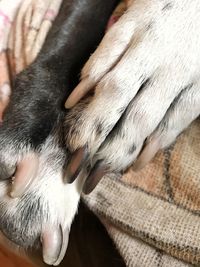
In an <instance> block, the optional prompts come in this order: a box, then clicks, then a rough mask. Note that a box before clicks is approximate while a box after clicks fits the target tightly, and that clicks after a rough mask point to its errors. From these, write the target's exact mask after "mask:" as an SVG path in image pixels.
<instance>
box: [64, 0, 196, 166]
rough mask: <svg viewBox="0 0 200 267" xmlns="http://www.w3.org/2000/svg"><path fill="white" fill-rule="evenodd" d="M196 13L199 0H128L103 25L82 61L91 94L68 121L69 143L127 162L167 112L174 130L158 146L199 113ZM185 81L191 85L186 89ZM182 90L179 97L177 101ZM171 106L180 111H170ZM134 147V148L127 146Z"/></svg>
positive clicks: (106, 160) (113, 161) (118, 163)
mask: <svg viewBox="0 0 200 267" xmlns="http://www.w3.org/2000/svg"><path fill="white" fill-rule="evenodd" d="M199 18H200V2H199V1H198V0H191V1H187V0H172V1H171V2H170V1H160V0H148V1H146V0H135V1H132V2H130V4H129V9H128V11H127V12H126V14H125V15H123V16H122V17H121V19H120V20H119V21H118V22H117V23H116V24H115V25H114V26H113V27H112V28H111V29H110V31H108V33H107V34H106V36H105V37H104V39H103V41H102V43H101V44H100V46H99V48H98V49H97V50H96V51H95V52H94V54H93V55H92V56H91V58H90V59H89V60H88V62H87V63H86V65H85V67H84V68H83V71H82V78H83V79H84V80H85V86H86V87H88V88H95V95H94V97H93V99H92V101H91V102H90V103H89V104H88V105H87V106H86V107H85V108H84V109H83V110H82V112H81V114H79V115H80V116H79V119H78V120H77V122H76V123H75V124H74V125H72V131H71V132H75V134H74V135H70V134H69V135H68V138H67V144H69V147H70V149H71V150H75V149H77V148H79V147H83V146H84V145H85V144H87V146H88V149H89V152H90V155H91V156H93V155H94V154H95V153H96V152H97V151H98V149H99V147H100V146H101V149H100V151H98V154H97V156H95V161H96V160H98V159H103V160H104V163H105V164H106V165H109V166H110V167H111V169H112V170H121V169H125V168H126V167H127V166H129V165H130V164H131V163H132V162H133V161H134V160H135V159H136V157H137V156H138V153H139V152H140V150H141V148H142V146H143V144H144V141H145V140H146V139H147V138H148V137H149V136H151V135H152V133H153V132H154V131H155V129H156V128H157V127H158V126H159V125H160V124H162V125H164V120H165V115H166V114H168V115H167V116H168V119H167V120H168V124H170V121H172V122H173V121H175V122H176V123H175V124H174V126H173V129H170V128H168V130H167V132H168V134H167V135H166V137H165V138H166V139H168V140H170V142H169V141H167V140H166V141H165V138H164V137H163V138H164V139H163V140H162V143H163V145H162V147H163V146H165V145H166V144H167V145H169V144H170V143H171V142H173V141H174V139H175V138H176V137H177V135H178V134H179V133H180V132H182V131H183V130H184V129H185V127H186V126H188V125H189V124H190V123H191V122H192V120H194V119H195V118H196V117H197V116H198V115H199V114H200V111H199V106H200V99H199V91H200V89H199V87H198V85H199V78H200V49H199V47H200V32H199V30H198V29H199V28H200V20H199ZM146 80H148V82H147V83H146V85H145V86H144V88H142V89H141V90H140V92H139V93H138V90H139V89H140V87H141V85H142V84H143V83H144V82H145V81H146ZM190 84H191V85H192V86H191V87H190V86H189V85H190ZM186 87H190V88H189V89H190V90H188V92H187V94H184V89H185V88H186ZM194 88H195V90H196V91H195V92H194ZM85 91H87V90H85ZM181 93H182V98H184V100H183V101H178V102H177V103H176V101H177V97H178V95H179V94H181ZM188 98H191V101H187V99H188ZM172 103H173V105H172ZM183 103H184V104H183ZM191 103H192V104H193V106H192V107H191ZM174 105H175V106H177V108H176V110H179V111H177V112H172V111H170V109H173V106H174ZM184 105H186V106H184ZM183 108H186V112H184V113H182V112H181V110H182V109H183ZM125 109H126V112H125V113H124V115H123V117H122V119H121V120H122V121H121V122H120V124H119V125H118V130H117V131H116V130H115V129H114V130H113V133H112V136H109V133H110V132H111V131H112V129H113V127H114V126H115V125H116V123H117V122H118V120H119V119H120V117H121V115H122V114H120V112H119V110H123V111H124V110H125ZM73 112H76V110H75V111H73V110H72V113H73ZM183 114H184V116H183ZM67 121H68V117H67V118H66V122H67ZM98 123H99V124H101V128H102V129H101V133H100V134H99V133H98V131H97V126H98ZM176 127H177V130H176V129H175V128H176ZM162 128H163V126H162ZM74 129H75V131H74ZM115 131H116V134H115ZM170 136H171V137H170ZM106 138H107V139H106ZM105 140H106V141H105ZM104 141H105V143H104V144H103V146H102V143H103V142H104ZM133 146H135V151H133V153H132V154H131V153H129V152H128V151H130V149H131V147H133ZM162 147H161V148H162Z"/></svg>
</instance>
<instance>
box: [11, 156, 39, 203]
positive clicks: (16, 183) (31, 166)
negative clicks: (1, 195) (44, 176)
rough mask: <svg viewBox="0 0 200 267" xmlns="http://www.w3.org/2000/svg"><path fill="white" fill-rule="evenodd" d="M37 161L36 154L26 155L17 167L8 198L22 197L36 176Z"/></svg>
mask: <svg viewBox="0 0 200 267" xmlns="http://www.w3.org/2000/svg"><path fill="white" fill-rule="evenodd" d="M38 166H39V159H38V156H37V154H35V153H31V154H28V155H26V156H25V157H24V158H23V159H22V160H21V161H20V163H19V164H18V165H17V170H16V173H15V175H14V177H13V178H12V188H11V192H10V196H11V197H12V198H18V197H20V196H21V195H23V194H24V193H25V192H26V191H27V190H28V189H29V188H30V185H31V184H32V182H33V180H34V178H35V177H36V175H37V171H38Z"/></svg>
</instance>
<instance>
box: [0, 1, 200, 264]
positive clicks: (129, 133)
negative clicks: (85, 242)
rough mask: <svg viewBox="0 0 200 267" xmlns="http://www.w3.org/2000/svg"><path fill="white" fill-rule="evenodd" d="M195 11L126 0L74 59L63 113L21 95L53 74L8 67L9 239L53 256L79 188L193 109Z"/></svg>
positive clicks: (3, 188)
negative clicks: (85, 56)
mask: <svg viewBox="0 0 200 267" xmlns="http://www.w3.org/2000/svg"><path fill="white" fill-rule="evenodd" d="M199 17H200V3H199V1H197V0H191V1H186V0H174V1H172V2H169V1H159V0H150V1H144V0H136V1H130V3H129V8H128V10H127V12H126V13H125V14H124V15H123V16H122V17H121V19H119V21H118V22H117V23H116V24H115V25H114V26H112V28H111V29H110V30H109V31H108V33H107V34H106V35H105V37H104V38H103V40H102V42H101V44H100V45H99V47H98V48H97V50H96V51H95V52H94V54H93V55H92V56H91V57H90V59H89V60H88V62H87V63H86V65H85V67H84V68H83V71H82V79H81V82H80V84H79V85H78V86H77V87H76V88H75V90H74V91H73V93H72V94H71V96H70V97H69V98H68V100H67V102H66V107H67V108H71V107H72V106H74V105H75V104H76V105H75V106H74V107H73V108H72V109H71V110H69V111H68V112H67V113H66V115H65V120H64V115H63V113H62V112H61V111H59V110H58V111H56V113H55V112H52V113H51V105H52V107H53V106H54V102H53V101H56V100H55V99H52V98H51V97H48V95H47V94H46V90H41V91H40V94H39V95H38V96H37V97H35V98H34V99H35V100H34V101H30V99H31V98H32V93H34V88H36V87H37V86H44V88H47V87H51V88H52V86H55V88H57V87H58V86H59V85H60V84H59V75H58V77H57V78H55V79H54V81H56V82H54V83H53V85H52V79H51V78H52V77H51V75H50V74H51V73H50V74H49V72H46V70H45V69H43V68H42V69H41V71H39V74H38V70H36V68H34V65H33V67H30V68H28V70H26V71H25V72H23V73H22V74H20V75H19V76H18V78H17V80H16V84H15V85H16V87H15V90H14V92H13V95H12V97H11V102H10V105H9V107H8V109H7V111H6V113H5V118H4V122H3V125H2V126H1V128H0V144H1V148H0V163H1V164H0V177H1V179H2V182H1V183H0V225H1V230H2V232H3V233H4V234H5V235H6V236H7V237H8V238H9V239H10V240H11V241H13V242H14V243H16V244H18V245H20V246H22V247H24V248H27V247H32V246H37V245H38V246H39V245H40V244H41V242H42V245H43V257H44V260H45V262H46V263H48V264H52V265H57V264H59V262H60V261H61V260H62V258H63V256H64V254H65V250H66V248H67V242H68V236H69V230H70V225H71V223H72V221H73V218H74V215H75V214H76V211H77V207H78V202H79V198H80V194H81V191H82V190H83V191H84V192H85V193H89V192H91V191H92V190H93V189H94V187H95V186H96V184H97V183H98V182H99V181H100V179H101V177H102V176H103V175H105V174H106V173H107V172H112V171H117V172H120V171H123V170H126V169H127V168H128V167H129V166H130V165H131V164H132V163H133V162H134V166H135V169H140V168H142V167H143V166H144V165H145V164H146V163H148V161H150V160H151V159H152V157H153V156H154V155H155V154H156V152H157V151H158V150H159V149H162V148H165V147H167V146H169V145H170V144H171V143H172V142H174V141H175V139H176V138H177V136H178V135H179V134H180V133H181V132H182V131H183V130H184V129H185V128H186V127H187V126H188V125H189V124H190V123H191V122H192V121H193V120H194V119H195V118H197V117H198V116H199V114H200V89H199V86H200V80H199V78H200V51H199V46H200V33H199V30H198V29H199V27H200V21H199ZM37 68H38V66H37ZM35 72H37V75H35ZM52 75H55V73H53V74H52ZM44 80H45V82H41V81H44ZM27 88H30V90H28V91H27ZM41 89H42V88H41ZM52 91H53V89H52ZM89 91H92V92H93V96H90V97H88V96H87V97H85V98H84V99H83V100H81V101H80V102H79V103H77V102H78V101H79V100H80V99H81V98H82V97H84V96H85V95H86V94H87V93H88V92H89ZM55 114H56V115H55ZM60 114H61V115H60ZM52 116H55V120H54V119H52ZM63 124H64V127H63ZM63 131H64V132H63ZM71 153H73V154H72V155H71ZM67 166H68V167H67ZM85 166H86V167H87V168H85ZM66 167H67V168H66ZM80 173H81V174H80ZM13 176H14V177H15V178H14V179H13V181H12V179H11V178H12V177H13ZM76 177H78V179H76ZM85 177H87V179H86V182H85V183H84V179H85ZM67 181H70V182H73V183H71V184H69V183H67ZM9 195H11V197H12V198H11V197H10V196H9Z"/></svg>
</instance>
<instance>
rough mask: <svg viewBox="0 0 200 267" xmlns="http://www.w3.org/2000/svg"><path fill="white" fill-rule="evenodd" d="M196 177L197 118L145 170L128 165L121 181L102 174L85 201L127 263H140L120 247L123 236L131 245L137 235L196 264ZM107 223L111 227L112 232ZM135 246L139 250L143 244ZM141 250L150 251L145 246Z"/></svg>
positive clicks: (199, 244) (199, 211)
mask: <svg viewBox="0 0 200 267" xmlns="http://www.w3.org/2000/svg"><path fill="white" fill-rule="evenodd" d="M199 176H200V121H199V120H196V121H195V122H194V123H193V124H192V125H191V126H190V128H189V129H188V130H187V131H186V132H185V133H184V134H183V135H182V136H181V137H179V139H178V140H177V142H176V144H175V145H174V146H173V147H171V148H170V149H168V150H166V151H164V152H161V153H160V154H158V155H157V157H156V158H155V159H154V160H153V162H152V163H150V164H149V165H148V166H147V167H146V168H145V169H144V170H142V171H140V172H139V173H134V172H133V171H132V169H131V168H130V170H129V171H128V172H127V173H126V174H125V175H124V176H123V177H121V179H120V177H115V176H114V175H113V176H110V177H109V176H107V177H105V178H104V179H103V181H102V182H101V183H100V184H99V186H98V187H97V188H96V189H95V191H94V192H92V194H91V195H89V196H87V197H85V201H86V203H87V204H88V206H89V207H90V208H91V209H92V210H93V211H94V212H95V213H96V214H97V215H98V216H99V217H100V218H101V219H102V220H103V221H104V224H105V226H106V228H107V229H108V232H109V233H110V235H111V236H112V237H113V239H114V240H115V242H116V244H117V247H118V248H119V250H120V251H121V253H122V254H123V256H124V257H125V259H127V260H126V262H127V265H128V266H139V265H137V261H136V262H135V260H133V262H131V261H130V259H131V257H132V254H133V251H132V250H131V249H130V248H128V249H127V250H126V251H125V249H124V248H125V247H127V244H126V242H128V239H132V240H131V241H129V243H130V246H132V245H133V246H134V244H135V242H136V240H137V239H136V238H138V239H141V240H143V241H144V242H146V243H148V244H149V245H153V246H154V247H155V248H157V249H160V250H162V251H163V252H164V253H167V254H169V255H171V256H174V257H176V258H178V259H180V260H183V261H185V262H188V263H192V264H197V263H200V197H199V196H200V177H199ZM110 224H111V225H114V226H115V227H116V228H115V230H114V231H113V227H110ZM125 233H126V234H125ZM127 234H128V235H129V238H128V237H126V235H127ZM123 235H124V237H123ZM131 236H132V238H131ZM138 246H141V247H140V249H141V250H143V248H142V247H143V246H144V244H143V243H138ZM145 249H146V251H147V253H148V254H149V252H148V251H149V249H150V248H147V246H146V248H145ZM149 255H150V254H149ZM151 257H152V256H150V258H151ZM149 260H152V259H149ZM130 262H131V263H130ZM133 263H134V264H133ZM149 264H150V263H149ZM173 264H177V263H176V262H175V263H173ZM180 264H181V263H180ZM141 266H143V265H141ZM155 266H157V265H155ZM161 266H165V265H161ZM172 266H177V265H172ZM180 266H181V265H180ZM186 266H187V265H186Z"/></svg>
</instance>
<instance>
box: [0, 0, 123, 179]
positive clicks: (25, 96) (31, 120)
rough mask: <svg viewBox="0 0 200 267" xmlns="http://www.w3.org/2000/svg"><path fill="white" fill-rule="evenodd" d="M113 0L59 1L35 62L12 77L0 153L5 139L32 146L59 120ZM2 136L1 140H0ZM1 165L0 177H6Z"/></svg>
mask: <svg viewBox="0 0 200 267" xmlns="http://www.w3.org/2000/svg"><path fill="white" fill-rule="evenodd" d="M118 2H119V1H118V0H64V1H63V4H62V6H61V9H60V12H59V15H58V16H57V18H56V20H55V22H54V24H53V26H52V29H51V30H50V32H49V34H48V36H47V40H46V42H45V44H44V46H43V48H42V50H41V52H40V53H39V55H38V57H37V59H36V61H35V62H34V63H33V64H31V65H30V66H29V67H28V68H27V69H26V70H24V71H23V72H21V73H20V74H19V75H18V76H17V77H16V79H15V81H14V83H13V85H14V89H13V93H12V96H11V99H10V104H9V106H8V108H7V110H6V112H5V116H4V122H3V126H2V127H1V128H0V157H1V154H2V153H4V150H5V149H6V146H7V145H8V143H12V144H13V143H14V144H15V147H16V150H17V149H18V147H20V146H21V144H22V143H23V144H25V145H30V146H31V147H32V148H33V149H37V148H39V146H40V145H41V144H42V143H43V142H44V141H45V139H46V138H47V136H48V135H49V134H50V132H51V131H52V129H53V128H55V127H57V125H58V124H60V123H61V122H62V119H63V117H64V111H65V110H64V101H65V100H66V98H67V96H68V95H69V94H70V92H71V91H72V89H73V87H74V86H75V84H76V83H77V82H78V74H79V72H80V69H81V67H82V66H83V64H84V62H85V61H86V60H87V59H88V57H89V55H90V54H91V53H92V52H93V51H94V50H95V48H96V47H97V45H98V43H99V42H100V40H101V38H102V37H103V34H104V31H105V27H106V23H107V21H108V19H109V16H110V15H111V13H112V11H113V9H114V7H115V6H116V4H117V3H118ZM5 140H6V141H5ZM4 165H5V163H1V165H0V178H2V179H3V178H8V177H9V175H10V174H9V173H10V172H9V171H8V173H7V174H6V173H5V170H6V169H7V168H6V167H5V166H4ZM1 169H2V170H1Z"/></svg>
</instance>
